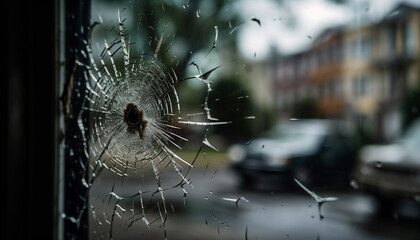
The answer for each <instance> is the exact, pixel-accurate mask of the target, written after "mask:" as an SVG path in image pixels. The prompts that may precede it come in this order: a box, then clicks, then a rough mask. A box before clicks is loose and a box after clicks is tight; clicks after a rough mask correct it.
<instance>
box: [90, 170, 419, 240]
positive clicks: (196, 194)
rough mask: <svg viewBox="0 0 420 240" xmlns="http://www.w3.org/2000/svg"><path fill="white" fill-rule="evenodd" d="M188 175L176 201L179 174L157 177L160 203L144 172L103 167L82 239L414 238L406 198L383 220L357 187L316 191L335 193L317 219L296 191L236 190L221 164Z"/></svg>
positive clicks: (413, 214)
mask: <svg viewBox="0 0 420 240" xmlns="http://www.w3.org/2000/svg"><path fill="white" fill-rule="evenodd" d="M172 170H173V169H172ZM139 175H141V174H139ZM188 178H189V180H190V181H191V183H192V186H191V185H187V184H185V185H183V187H184V189H185V191H186V192H188V194H187V195H186V198H185V199H184V198H183V196H184V192H183V190H182V188H181V187H180V186H176V187H173V186H175V185H176V184H177V183H179V182H180V179H181V178H180V176H179V175H178V174H177V173H176V172H175V171H167V172H165V174H162V175H161V179H160V181H161V184H162V185H161V186H162V188H163V189H164V191H163V196H164V202H163V201H162V199H161V193H160V192H156V190H157V189H158V186H157V181H156V178H155V176H154V175H153V172H152V171H149V172H147V171H145V172H144V173H143V177H126V178H124V180H122V179H121V178H120V177H116V176H115V175H113V174H109V173H107V172H105V173H104V174H103V176H100V178H98V180H97V181H96V182H95V183H94V185H93V187H92V189H91V192H90V207H89V211H90V214H89V215H90V226H89V228H90V238H91V239H109V237H110V236H112V238H113V239H165V236H166V237H167V239H313V240H315V239H337V240H338V239H349V240H350V239H363V240H365V239H366V240H367V239H378V240H379V239H387V240H388V239H389V240H392V239H399V240H401V239H403V240H404V239H407V240H408V239H413V240H414V239H420V228H419V226H420V221H419V219H420V218H419V216H418V215H419V212H418V211H419V210H418V209H417V208H415V207H414V206H413V205H410V203H402V204H400V207H399V208H398V209H397V211H395V213H394V214H393V215H392V216H385V217H384V216H381V215H379V214H378V212H377V211H376V208H377V207H376V203H375V200H374V199H373V198H372V197H370V196H368V195H365V194H363V193H361V192H360V191H357V190H354V189H353V190H351V189H350V190H349V189H346V190H345V191H344V190H343V191H337V190H334V191H332V190H330V191H327V190H324V191H319V192H318V191H317V194H318V195H320V196H322V197H337V198H338V200H337V201H335V202H328V203H325V204H324V205H322V207H321V212H322V215H323V216H324V218H323V219H322V220H321V219H320V215H319V212H318V205H317V203H316V201H315V200H314V199H313V198H312V197H311V196H310V195H309V194H307V193H306V192H304V191H303V190H302V189H299V188H297V189H295V190H290V189H288V190H285V189H283V190H282V189H281V188H280V189H276V188H273V189H269V188H267V189H246V190H244V189H242V188H239V187H238V183H237V182H238V181H237V178H236V176H235V174H233V172H232V171H230V170H229V169H228V168H224V167H219V168H208V169H204V168H198V169H193V170H192V171H191V172H190V173H189V174H188ZM165 189H166V190H165ZM139 190H141V191H142V199H141V200H142V201H143V205H144V206H146V205H147V204H149V205H148V207H145V208H144V210H145V213H146V220H147V221H148V222H153V221H154V220H155V221H154V222H153V223H151V224H150V225H149V226H147V225H146V224H145V221H144V219H141V216H142V208H141V201H140V195H139V194H137V193H139ZM312 190H313V191H315V190H316V189H312ZM110 192H113V193H115V194H117V196H118V197H119V198H120V199H117V197H115V196H114V195H112V194H110ZM153 192H156V193H155V194H154V195H153ZM136 194H137V196H134V197H132V196H133V195H136ZM152 195H153V196H154V197H153V199H154V200H150V199H151V197H152ZM130 197H132V198H130ZM237 199H239V201H236V200H237ZM156 202H159V206H158V204H157V203H156ZM116 204H118V206H117V205H116ZM132 209H134V211H133V210H132ZM159 209H160V211H159ZM165 212H166V214H165ZM160 213H161V214H162V216H161V214H160ZM162 219H166V220H164V222H165V224H162ZM133 220H135V221H133Z"/></svg>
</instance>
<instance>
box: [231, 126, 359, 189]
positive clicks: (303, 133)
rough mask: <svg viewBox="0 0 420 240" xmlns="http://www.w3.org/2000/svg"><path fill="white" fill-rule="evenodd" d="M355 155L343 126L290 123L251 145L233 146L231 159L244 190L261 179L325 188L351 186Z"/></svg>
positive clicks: (268, 133)
mask: <svg viewBox="0 0 420 240" xmlns="http://www.w3.org/2000/svg"><path fill="white" fill-rule="evenodd" d="M356 153H357V150H356V145H355V144H354V143H353V141H352V140H351V138H350V137H349V136H348V131H347V130H346V128H345V127H344V125H343V124H342V123H339V122H336V121H332V120H293V121H292V120H291V121H288V122H285V123H282V124H279V125H277V126H276V127H274V128H273V129H271V130H269V131H267V132H266V133H264V134H262V136H261V137H260V138H257V139H254V140H252V141H251V142H248V143H243V144H236V145H233V146H232V147H231V148H230V149H229V158H230V161H231V163H232V168H233V169H234V171H235V172H236V173H237V174H238V176H239V177H240V179H241V183H242V186H245V187H252V186H253V185H254V184H255V183H256V182H257V181H259V180H260V179H261V178H263V179H264V178H270V179H273V178H274V179H275V183H276V184H277V183H294V181H293V178H296V179H298V180H299V181H300V182H301V183H303V184H304V185H306V186H311V185H314V184H322V185H324V186H325V185H327V184H329V185H339V184H340V183H341V184H343V183H345V182H347V183H348V179H349V177H350V174H351V172H352V170H353V166H354V163H355V159H356ZM277 180H278V181H277ZM282 180H284V181H282ZM271 182H272V181H271Z"/></svg>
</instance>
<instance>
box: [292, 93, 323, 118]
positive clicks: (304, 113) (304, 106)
mask: <svg viewBox="0 0 420 240" xmlns="http://www.w3.org/2000/svg"><path fill="white" fill-rule="evenodd" d="M292 117H294V118H320V117H321V113H320V111H319V110H318V107H317V104H316V100H315V98H311V97H306V98H302V99H299V100H297V101H296V102H295V103H294V106H293V110H292Z"/></svg>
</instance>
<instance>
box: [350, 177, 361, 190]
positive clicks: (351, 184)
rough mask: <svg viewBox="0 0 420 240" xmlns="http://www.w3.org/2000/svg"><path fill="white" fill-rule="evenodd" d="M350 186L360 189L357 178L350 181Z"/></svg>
mask: <svg viewBox="0 0 420 240" xmlns="http://www.w3.org/2000/svg"><path fill="white" fill-rule="evenodd" d="M350 186H351V187H352V188H354V189H358V188H359V184H358V183H357V182H356V180H354V179H352V180H351V181H350Z"/></svg>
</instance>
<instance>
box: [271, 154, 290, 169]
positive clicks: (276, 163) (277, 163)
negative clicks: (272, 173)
mask: <svg viewBox="0 0 420 240" xmlns="http://www.w3.org/2000/svg"><path fill="white" fill-rule="evenodd" d="M267 160H268V161H267V163H268V165H270V166H272V167H281V166H284V165H286V164H287V163H288V162H289V159H288V158H287V157H285V156H275V157H274V156H273V157H268V158H267Z"/></svg>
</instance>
